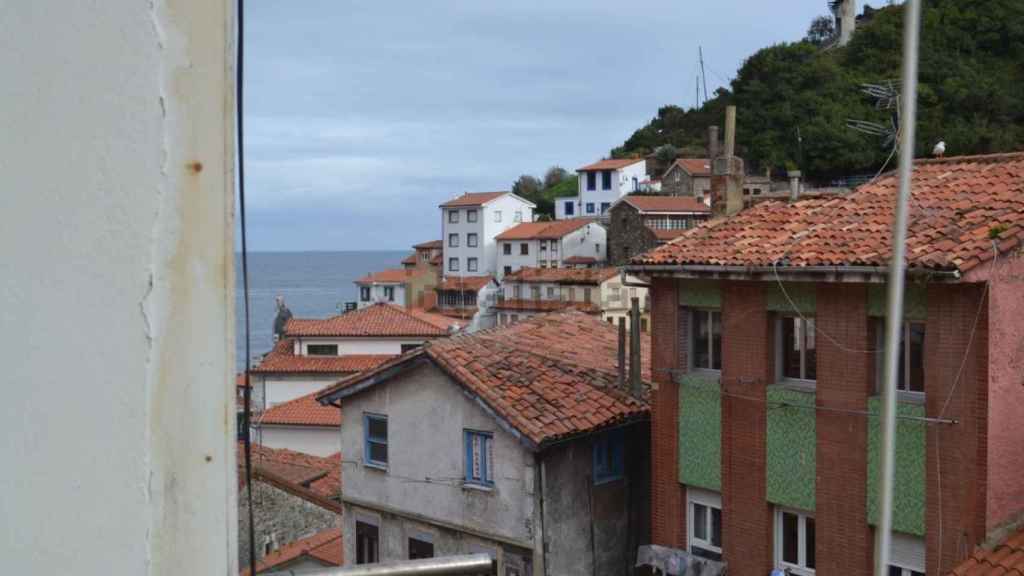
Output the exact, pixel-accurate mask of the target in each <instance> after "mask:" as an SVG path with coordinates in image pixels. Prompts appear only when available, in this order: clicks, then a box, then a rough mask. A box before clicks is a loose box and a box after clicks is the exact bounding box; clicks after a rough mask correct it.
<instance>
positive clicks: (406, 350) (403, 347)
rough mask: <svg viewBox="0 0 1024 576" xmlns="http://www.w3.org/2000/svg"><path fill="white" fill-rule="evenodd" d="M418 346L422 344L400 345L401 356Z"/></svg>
mask: <svg viewBox="0 0 1024 576" xmlns="http://www.w3.org/2000/svg"><path fill="white" fill-rule="evenodd" d="M420 346H422V344H402V354H405V353H406V352H412V351H413V350H415V349H417V348H419V347H420Z"/></svg>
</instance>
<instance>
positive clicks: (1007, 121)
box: [612, 0, 1024, 179]
mask: <svg viewBox="0 0 1024 576" xmlns="http://www.w3.org/2000/svg"><path fill="white" fill-rule="evenodd" d="M822 4H823V5H824V4H825V2H823V3H822ZM823 8H824V6H823ZM922 22H923V24H922V31H921V56H920V65H919V69H920V88H919V99H918V127H917V141H916V153H917V155H918V156H924V155H926V154H928V153H929V152H930V151H931V148H932V146H933V145H934V144H935V143H936V142H938V141H939V140H944V141H945V142H946V145H947V152H946V153H947V155H962V154H980V153H989V152H1005V151H1011V150H1020V149H1022V148H1024V1H1021V0H973V1H970V2H967V1H964V0H925V2H924V7H923V13H922ZM902 26H903V9H902V7H901V6H893V7H886V8H883V9H881V10H878V11H875V12H874V13H873V15H872V18H871V20H870V21H868V22H865V23H863V24H862V25H861V26H859V27H858V28H857V33H856V34H855V35H854V37H853V40H852V41H851V42H850V43H849V44H848V45H847V46H845V47H843V48H833V49H828V50H822V49H820V48H819V47H817V46H816V45H815V44H813V43H812V42H811V41H809V40H806V39H805V40H801V41H799V42H795V43H789V44H779V45H775V46H771V47H768V48H765V49H762V50H760V51H758V52H757V53H755V54H754V55H753V56H751V57H750V58H748V59H747V60H746V61H745V62H744V64H743V66H742V67H741V68H740V70H739V72H738V74H737V76H736V79H735V80H733V82H732V83H731V87H730V89H729V90H724V89H723V90H719V92H718V93H717V94H716V95H715V97H714V98H712V99H711V100H709V101H708V102H707V103H705V105H704V106H703V107H702V108H700V109H696V110H683V109H682V108H680V107H678V106H674V105H668V106H665V107H663V108H661V109H660V110H658V115H657V116H656V117H655V118H654V119H652V120H651V122H650V123H649V124H647V125H646V126H644V127H643V128H640V129H639V130H637V131H636V132H634V133H633V135H632V136H630V137H629V139H628V140H626V142H625V143H624V144H623V145H622V146H620V147H618V148H616V149H614V150H612V155H613V156H615V157H623V156H632V155H638V154H647V153H649V152H651V151H653V150H654V149H655V148H657V147H658V146H659V145H662V144H672V145H674V146H676V147H679V148H688V149H694V148H697V149H701V148H703V146H704V143H705V137H706V136H705V135H706V129H707V126H708V125H710V124H718V125H719V126H721V125H722V123H723V119H724V109H725V106H726V105H727V104H735V105H736V106H737V107H738V120H737V149H738V153H739V154H740V155H742V156H743V157H744V158H745V159H746V160H747V165H748V167H749V168H750V169H751V170H758V171H760V170H763V169H764V168H772V169H773V170H780V169H784V168H787V167H796V166H799V167H800V168H801V169H803V170H804V171H805V173H806V174H807V175H808V176H810V177H812V178H816V179H831V178H836V177H840V176H844V175H851V174H858V173H866V172H867V173H870V172H872V171H874V170H877V169H878V167H879V166H881V164H882V163H883V162H884V160H885V158H886V157H887V156H888V155H889V151H890V149H889V148H885V147H883V146H882V141H881V139H880V138H877V137H873V136H868V135H865V134H862V133H859V132H856V131H854V130H852V129H850V128H847V126H846V121H847V119H860V120H870V121H874V122H888V121H889V115H888V113H887V112H886V111H883V110H876V109H875V108H874V102H873V101H872V100H870V99H869V98H868V97H866V96H865V95H864V94H862V93H861V92H860V89H859V87H860V84H862V83H866V82H870V83H879V82H882V81H885V80H889V79H893V80H896V79H899V77H900V65H901V61H902ZM798 129H799V135H800V137H801V138H802V143H801V141H800V140H799V139H798Z"/></svg>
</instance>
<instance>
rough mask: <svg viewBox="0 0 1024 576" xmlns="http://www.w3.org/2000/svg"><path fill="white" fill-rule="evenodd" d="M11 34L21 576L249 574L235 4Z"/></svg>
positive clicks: (13, 423) (1, 511)
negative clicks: (238, 378)
mask: <svg viewBox="0 0 1024 576" xmlns="http://www.w3.org/2000/svg"><path fill="white" fill-rule="evenodd" d="M0 22H3V30H4V31H3V34H0V69H2V70H3V71H4V80H3V81H2V82H0V102H3V105H2V106H0V172H2V174H3V192H2V194H0V212H2V213H3V214H4V216H5V217H4V225H3V226H0V302H2V303H3V304H2V306H0V326H3V328H4V329H3V330H0V363H2V365H3V366H4V370H5V374H4V381H5V383H6V385H5V386H4V402H3V403H2V404H0V437H2V440H0V461H2V462H3V463H4V465H3V466H4V470H5V471H6V472H5V473H4V474H0V494H2V498H0V534H3V536H0V558H3V564H4V572H6V573H10V574H61V573H63V574H76V575H81V576H84V575H97V576H99V575H103V576H106V575H110V574H142V575H165V574H166V575H172V574H174V575H178V574H222V575H229V574H230V575H232V576H233V575H235V574H237V573H238V571H237V566H236V562H237V561H236V554H235V552H234V549H235V546H236V534H235V531H236V529H235V526H236V518H235V509H236V502H235V498H236V496H235V487H236V486H237V484H236V482H234V481H233V477H234V474H235V462H234V454H235V450H234V426H235V424H234V420H235V419H234V413H235V406H234V401H235V399H234V390H233V388H234V382H233V373H234V354H233V350H234V316H233V288H234V280H233V269H232V267H233V260H232V252H233V234H234V222H233V215H232V211H233V189H234V186H233V179H234V170H233V164H234V152H233V149H234V142H233V136H232V134H233V131H234V124H233V121H232V116H233V114H234V98H233V91H234V83H233V81H232V80H231V77H232V75H233V73H234V72H233V69H232V66H233V65H232V64H231V62H230V61H229V60H230V58H229V55H230V54H232V53H233V51H234V47H233V38H232V29H233V26H234V24H233V17H232V8H231V7H230V5H229V4H228V3H227V2H225V1H224V0H156V1H155V2H139V1H137V0H104V1H102V2H65V1H60V0H34V1H31V2H22V1H9V2H0Z"/></svg>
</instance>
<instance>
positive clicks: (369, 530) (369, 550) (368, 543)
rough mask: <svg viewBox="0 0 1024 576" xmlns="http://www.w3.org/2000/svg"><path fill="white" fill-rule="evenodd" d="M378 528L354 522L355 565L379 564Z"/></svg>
mask: <svg viewBox="0 0 1024 576" xmlns="http://www.w3.org/2000/svg"><path fill="white" fill-rule="evenodd" d="M379 550H380V528H378V527H376V526H374V525H373V524H369V523H367V522H360V521H359V520H356V564H375V563H377V562H380V556H379V554H378V552H379Z"/></svg>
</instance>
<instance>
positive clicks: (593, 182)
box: [587, 172, 597, 190]
mask: <svg viewBox="0 0 1024 576" xmlns="http://www.w3.org/2000/svg"><path fill="white" fill-rule="evenodd" d="M596 188H597V172H587V190H595V189H596Z"/></svg>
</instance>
